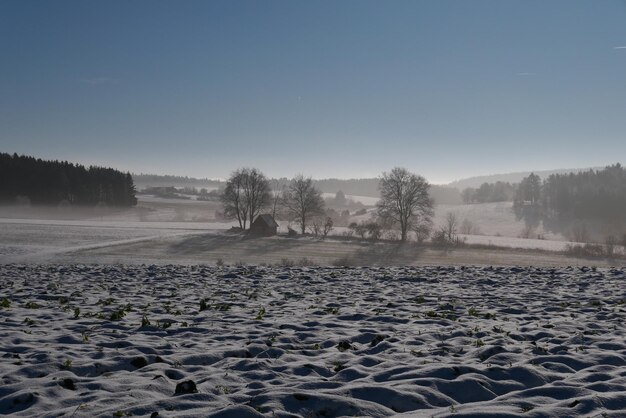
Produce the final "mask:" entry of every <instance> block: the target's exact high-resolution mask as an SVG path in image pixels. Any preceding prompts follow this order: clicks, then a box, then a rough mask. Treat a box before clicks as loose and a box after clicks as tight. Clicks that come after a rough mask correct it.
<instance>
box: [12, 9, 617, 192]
mask: <svg viewBox="0 0 626 418" xmlns="http://www.w3.org/2000/svg"><path fill="white" fill-rule="evenodd" d="M625 23H626V3H625V2H623V1H619V0H615V1H604V2H588V1H564V0H560V1H551V2H544V1H539V0H535V1H516V2H514V1H510V2H501V1H497V0H491V1H486V0H483V1H472V2H461V1H419V2H418V1H398V2H394V3H393V4H392V5H391V6H390V5H389V3H383V2H374V1H344V2H310V3H305V2H290V1H272V2H256V1H214V2H200V1H186V2H174V1H133V2H126V1H117V0H114V1H106V2H104V1H103V2H82V1H66V0H63V1H55V2H44V1H30V2H24V1H16V0H8V1H3V2H2V3H0V35H1V36H0V53H1V56H2V65H0V151H2V152H10V153H13V152H17V153H19V154H27V155H34V156H37V157H41V158H50V159H62V160H69V161H76V162H81V163H83V164H98V165H105V166H112V167H116V168H119V169H122V170H128V171H132V172H135V173H140V172H143V173H154V174H176V175H187V176H194V177H210V178H224V177H227V176H228V174H229V173H230V172H231V171H232V170H233V169H235V168H237V167H240V166H254V167H258V168H259V169H261V170H262V171H264V172H265V173H266V174H267V175H268V176H270V177H282V176H285V177H291V176H293V175H294V174H295V173H299V172H301V173H304V174H306V175H312V176H313V177H315V178H326V177H337V178H357V177H374V176H377V175H379V174H380V173H381V172H382V171H386V170H389V169H390V168H392V167H393V166H405V167H407V168H408V169H410V170H412V171H415V172H417V173H419V174H422V175H424V176H425V177H426V178H427V179H429V180H430V181H431V182H434V183H447V182H449V181H452V180H455V179H459V178H463V177H469V176H476V175H484V174H491V173H496V172H516V171H529V170H542V169H555V168H579V167H594V166H595V167H598V166H604V165H607V164H610V163H614V162H617V161H619V160H620V159H621V160H623V156H625V155H626V140H624V132H626V118H624V111H625V110H626V77H625V74H626V25H625Z"/></svg>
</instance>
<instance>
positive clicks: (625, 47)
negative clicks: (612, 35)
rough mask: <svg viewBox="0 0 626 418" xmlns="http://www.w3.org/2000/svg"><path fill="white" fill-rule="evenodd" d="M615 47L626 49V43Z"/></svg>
mask: <svg viewBox="0 0 626 418" xmlns="http://www.w3.org/2000/svg"><path fill="white" fill-rule="evenodd" d="M613 49H626V45H622V46H614V47H613Z"/></svg>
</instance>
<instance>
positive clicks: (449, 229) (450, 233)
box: [443, 212, 459, 242]
mask: <svg viewBox="0 0 626 418" xmlns="http://www.w3.org/2000/svg"><path fill="white" fill-rule="evenodd" d="M458 225H459V219H458V218H457V216H456V213H454V212H448V213H447V214H446V223H445V224H444V226H443V231H444V232H445V234H446V239H447V240H448V242H454V241H456V234H457V227H458Z"/></svg>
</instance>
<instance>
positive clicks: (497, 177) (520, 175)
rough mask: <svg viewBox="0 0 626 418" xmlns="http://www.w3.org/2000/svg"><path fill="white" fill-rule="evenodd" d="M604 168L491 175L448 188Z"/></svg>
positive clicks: (450, 185) (476, 185)
mask: <svg viewBox="0 0 626 418" xmlns="http://www.w3.org/2000/svg"><path fill="white" fill-rule="evenodd" d="M603 168H604V167H589V168H563V169H558V170H539V171H520V172H516V173H504V174H490V175H486V176H476V177H468V178H466V179H461V180H455V181H453V182H451V183H449V184H448V186H449V187H455V188H457V189H459V190H463V189H465V188H467V187H480V185H481V184H483V183H495V182H496V181H504V182H509V183H519V182H520V181H522V179H523V178H524V177H528V176H529V175H530V174H531V173H535V174H536V175H538V176H539V177H541V179H546V178H548V177H549V176H550V175H552V174H567V173H580V172H581V171H589V170H601V169H603Z"/></svg>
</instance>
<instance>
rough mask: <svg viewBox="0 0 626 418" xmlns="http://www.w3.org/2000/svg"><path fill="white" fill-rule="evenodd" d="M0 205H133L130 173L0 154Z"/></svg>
mask: <svg viewBox="0 0 626 418" xmlns="http://www.w3.org/2000/svg"><path fill="white" fill-rule="evenodd" d="M0 180H1V181H0V202H3V203H15V202H27V203H31V204H35V205H43V204H46V205H58V204H70V205H82V206H95V205H98V204H104V205H110V206H134V205H136V204H137V199H136V197H135V193H136V190H135V185H134V183H133V178H132V176H131V175H130V173H123V172H121V171H118V170H115V169H112V168H105V167H96V166H90V167H89V168H85V167H84V166H82V165H80V164H73V163H69V162H67V161H50V160H42V159H39V158H34V157H29V156H23V155H17V154H13V155H11V154H6V153H0Z"/></svg>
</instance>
